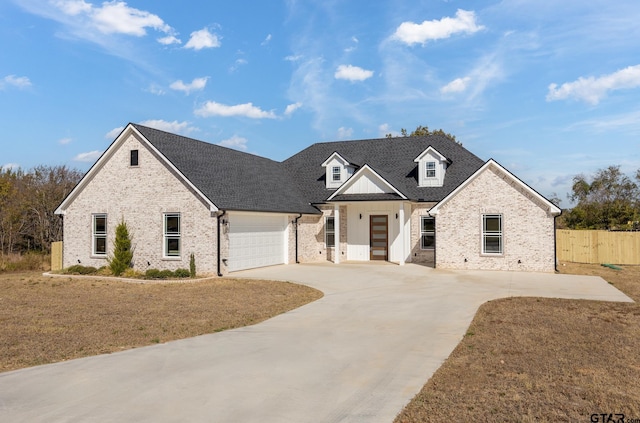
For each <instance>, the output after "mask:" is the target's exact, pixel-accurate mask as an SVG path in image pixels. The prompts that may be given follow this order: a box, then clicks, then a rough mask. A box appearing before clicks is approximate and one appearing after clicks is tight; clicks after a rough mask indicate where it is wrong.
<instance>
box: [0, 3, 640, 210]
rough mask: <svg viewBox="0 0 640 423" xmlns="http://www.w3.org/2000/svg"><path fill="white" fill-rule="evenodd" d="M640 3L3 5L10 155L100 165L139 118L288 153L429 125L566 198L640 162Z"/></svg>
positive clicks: (1, 111) (25, 161)
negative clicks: (592, 179)
mask: <svg viewBox="0 0 640 423" xmlns="http://www.w3.org/2000/svg"><path fill="white" fill-rule="evenodd" d="M639 18H640V2H638V1H637V0H618V1H615V2H612V1H610V0H607V1H601V0H589V1H584V0H579V1H574V0H562V1H557V0H505V1H455V0H449V1H442V0H440V1H437V0H428V1H417V0H406V1H404V0H396V1H375V2H372V1H360V0H352V1H332V0H318V1H310V0H309V1H304V0H286V1H275V0H274V1H261V0H247V1H233V2H231V1H229V2H214V1H205V0H190V1H188V2H176V1H162V2H159V1H151V0H130V1H127V2H124V1H109V2H98V1H92V0H9V1H4V2H0V37H2V39H3V40H5V41H4V42H3V45H2V48H1V49H0V126H1V127H2V132H3V134H2V138H3V139H2V144H1V145H2V147H1V148H0V166H4V167H16V166H20V167H22V168H25V169H28V168H31V167H33V166H36V165H39V164H49V165H62V164H64V165H68V166H71V167H75V168H78V169H81V170H87V169H88V168H89V167H90V166H91V165H92V164H93V162H94V161H95V160H96V159H97V157H98V156H99V154H100V153H101V152H103V151H104V150H105V149H106V148H107V147H108V146H109V144H110V143H111V142H112V141H113V139H114V138H115V136H117V134H118V133H119V131H120V130H121V129H122V128H123V127H124V126H125V125H126V124H127V123H128V122H136V123H141V124H146V125H148V126H153V127H157V128H159V129H164V130H168V131H171V132H175V133H180V134H183V135H186V136H190V137H193V138H197V139H201V140H204V141H208V142H211V143H216V144H221V145H225V146H228V147H231V148H236V149H239V150H243V151H247V152H250V153H254V154H258V155H262V156H265V157H269V158H272V159H274V160H283V159H285V158H287V157H289V156H290V155H292V154H294V153H296V152H297V151H299V150H301V149H303V148H305V147H306V146H308V145H310V144H312V143H314V142H318V141H335V140H346V139H363V138H378V137H383V136H384V135H385V134H387V133H394V134H397V133H399V131H400V129H401V128H406V129H408V130H412V129H415V127H416V126H418V125H428V126H429V127H430V128H431V129H437V128H442V129H444V130H445V131H447V132H450V133H452V134H454V135H456V137H457V139H458V140H459V141H461V142H462V143H463V144H464V146H465V147H467V148H468V149H469V150H471V151H472V152H473V153H475V154H476V155H478V156H479V157H481V158H482V159H485V160H486V159H489V158H494V159H495V160H497V161H498V162H500V163H501V164H502V165H504V166H505V167H507V168H508V169H510V170H511V171H512V172H514V173H515V174H516V175H518V176H519V177H520V178H521V179H523V180H524V181H525V182H527V183H529V184H530V185H531V186H532V187H533V188H535V189H537V190H538V191H540V192H541V193H542V194H544V195H547V196H550V195H551V194H552V193H554V192H556V193H557V194H558V195H559V196H560V197H561V198H562V199H563V204H562V205H564V206H568V205H569V202H568V200H566V199H565V195H566V193H567V192H568V191H569V190H570V186H571V178H572V177H573V176H574V175H576V174H579V173H585V174H591V173H593V172H594V171H595V170H597V169H600V168H604V167H607V166H609V165H620V166H621V167H622V170H623V171H625V172H627V173H629V174H632V173H635V171H636V170H637V169H638V168H640V137H639V135H640V101H639V100H640V25H638V23H637V22H638V19H639Z"/></svg>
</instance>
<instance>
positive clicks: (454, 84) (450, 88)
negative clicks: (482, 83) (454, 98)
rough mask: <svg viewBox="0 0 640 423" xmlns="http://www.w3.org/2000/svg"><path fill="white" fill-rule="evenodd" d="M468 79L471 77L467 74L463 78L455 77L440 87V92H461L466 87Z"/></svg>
mask: <svg viewBox="0 0 640 423" xmlns="http://www.w3.org/2000/svg"><path fill="white" fill-rule="evenodd" d="M470 81H471V77H469V76H465V77H464V78H456V79H454V80H453V81H451V82H449V83H448V84H447V85H445V86H444V87H442V88H440V92H441V93H443V94H449V93H460V92H463V91H464V90H466V89H467V86H468V85H469V82H470Z"/></svg>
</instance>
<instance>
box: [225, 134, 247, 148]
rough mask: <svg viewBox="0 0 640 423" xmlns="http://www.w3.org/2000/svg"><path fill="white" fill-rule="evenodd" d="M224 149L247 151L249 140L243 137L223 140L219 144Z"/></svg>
mask: <svg viewBox="0 0 640 423" xmlns="http://www.w3.org/2000/svg"><path fill="white" fill-rule="evenodd" d="M218 145H221V146H223V147H229V148H233V149H235V150H240V151H247V148H248V147H247V139H246V138H243V137H239V136H238V135H234V136H232V137H231V138H228V139H226V140H222V141H220V142H219V143H218Z"/></svg>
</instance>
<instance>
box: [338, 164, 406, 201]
mask: <svg viewBox="0 0 640 423" xmlns="http://www.w3.org/2000/svg"><path fill="white" fill-rule="evenodd" d="M365 170H369V171H370V172H371V173H373V175H374V176H375V177H376V178H378V180H379V181H380V182H382V183H383V184H384V185H386V186H387V187H389V188H391V190H392V191H393V192H395V193H396V194H398V195H399V196H400V198H402V199H403V200H406V199H407V197H406V196H405V195H404V194H403V193H401V192H400V191H399V190H398V189H396V187H394V186H393V185H391V184H390V183H389V182H388V181H387V180H386V179H384V178H383V177H382V176H380V175H379V174H378V172H376V171H375V170H373V169H372V168H371V167H370V166H369V165H368V164H365V165H364V166H362V167H361V168H360V169H358V171H357V172H356V173H354V174H353V175H351V177H350V178H349V179H347V181H346V182H345V183H344V184H342V185H341V186H340V188H338V189H337V190H336V191H335V192H334V193H333V194H331V196H330V197H329V198H327V200H326V201H331V200H332V199H333V197H335V196H336V195H340V194H342V193H344V191H346V190H347V189H348V188H349V187H350V186H352V185H353V184H354V183H355V181H357V180H358V178H360V177H361V176H362V175H361V174H362V173H364V172H365Z"/></svg>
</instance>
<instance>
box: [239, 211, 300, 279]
mask: <svg viewBox="0 0 640 423" xmlns="http://www.w3.org/2000/svg"><path fill="white" fill-rule="evenodd" d="M286 222H287V218H286V216H273V215H246V214H242V215H232V216H230V217H229V258H228V260H227V265H228V269H229V271H230V272H233V271H236V270H243V269H252V268H254V267H263V266H271V265H274V264H282V263H285V252H286V249H287V245H286V238H285V228H286Z"/></svg>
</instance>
